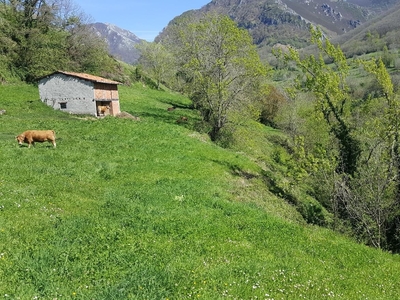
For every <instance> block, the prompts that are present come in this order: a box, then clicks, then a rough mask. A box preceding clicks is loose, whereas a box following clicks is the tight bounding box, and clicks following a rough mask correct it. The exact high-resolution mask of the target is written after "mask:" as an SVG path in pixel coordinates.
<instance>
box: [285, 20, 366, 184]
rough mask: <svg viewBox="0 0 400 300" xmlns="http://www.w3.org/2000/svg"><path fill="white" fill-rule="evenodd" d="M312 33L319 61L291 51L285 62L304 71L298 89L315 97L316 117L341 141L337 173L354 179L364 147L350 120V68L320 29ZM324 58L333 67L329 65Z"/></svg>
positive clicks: (339, 51) (339, 142)
mask: <svg viewBox="0 0 400 300" xmlns="http://www.w3.org/2000/svg"><path fill="white" fill-rule="evenodd" d="M310 32H311V36H312V42H313V43H314V44H316V45H317V47H318V49H319V50H320V55H319V57H317V58H316V57H315V56H313V55H310V56H309V57H307V58H305V59H301V58H300V54H299V52H298V51H297V50H295V49H293V48H290V49H289V53H287V54H285V59H286V60H290V61H293V62H294V63H295V64H296V65H297V67H299V68H300V70H301V71H302V72H301V75H300V77H299V78H298V82H297V87H298V89H299V90H304V91H308V92H312V93H313V94H314V96H315V98H316V112H317V114H319V115H320V116H321V117H323V119H324V120H325V122H326V123H327V124H328V125H329V127H330V131H331V132H332V133H333V135H334V136H335V138H336V139H337V141H338V148H339V157H338V166H337V172H338V173H340V174H345V175H349V176H353V175H354V174H355V173H356V171H357V163H358V159H359V157H360V154H361V147H360V143H359V141H358V140H357V138H356V137H355V136H354V134H353V129H352V126H351V124H350V123H349V121H348V118H347V117H348V113H349V111H348V104H349V100H350V99H349V95H348V87H347V84H346V81H345V79H346V77H347V75H348V71H349V66H348V64H347V61H346V58H345V56H344V54H343V52H342V51H341V49H340V47H339V46H337V47H335V46H334V45H333V44H331V43H330V42H329V40H325V39H324V38H323V35H322V32H321V31H320V30H319V29H314V28H313V27H311V29H310ZM323 55H325V57H328V58H329V59H330V61H332V62H333V64H330V65H328V64H326V63H325V58H324V56H323Z"/></svg>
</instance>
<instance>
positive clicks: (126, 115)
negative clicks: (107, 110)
mask: <svg viewBox="0 0 400 300" xmlns="http://www.w3.org/2000/svg"><path fill="white" fill-rule="evenodd" d="M116 117H117V118H122V119H131V120H135V121H140V117H137V116H133V115H131V114H130V113H127V112H126V111H123V112H120V113H119V114H118V115H116Z"/></svg>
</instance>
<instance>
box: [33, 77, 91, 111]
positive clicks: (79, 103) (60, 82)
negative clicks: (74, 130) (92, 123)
mask: <svg viewBox="0 0 400 300" xmlns="http://www.w3.org/2000/svg"><path fill="white" fill-rule="evenodd" d="M39 95H40V99H41V100H42V101H43V102H44V103H46V104H47V105H49V106H51V107H53V108H54V109H60V110H63V111H67V112H70V113H74V114H90V115H96V114H97V112H96V102H95V101H94V84H93V82H91V81H87V80H83V79H79V78H75V77H71V76H66V75H64V74H53V75H51V76H49V77H45V78H42V79H41V80H40V81H39Z"/></svg>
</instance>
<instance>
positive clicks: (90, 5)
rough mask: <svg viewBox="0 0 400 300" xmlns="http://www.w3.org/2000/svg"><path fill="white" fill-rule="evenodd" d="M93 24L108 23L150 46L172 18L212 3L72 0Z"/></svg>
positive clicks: (202, 0)
mask: <svg viewBox="0 0 400 300" xmlns="http://www.w3.org/2000/svg"><path fill="white" fill-rule="evenodd" d="M73 2H74V3H75V4H76V5H78V6H79V7H80V8H81V9H82V11H83V12H84V13H85V14H87V15H89V16H91V17H92V19H93V21H94V22H101V23H111V24H114V25H116V26H118V27H120V28H122V29H126V30H129V31H131V32H132V33H134V34H135V35H136V36H138V37H139V38H141V39H145V40H147V41H150V42H152V41H153V40H154V38H155V37H156V36H157V35H158V33H160V32H161V31H162V29H163V28H164V27H165V26H167V25H168V22H169V21H171V20H172V19H173V18H174V17H176V16H179V15H180V14H182V13H183V12H185V11H188V10H190V9H199V8H201V7H202V6H204V5H206V4H207V3H210V2H211V0H73Z"/></svg>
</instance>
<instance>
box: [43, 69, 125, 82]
mask: <svg viewBox="0 0 400 300" xmlns="http://www.w3.org/2000/svg"><path fill="white" fill-rule="evenodd" d="M53 74H64V75H68V76H73V77H77V78H81V79H85V80H88V81H92V82H96V83H106V84H121V83H120V82H118V81H114V80H110V79H106V78H103V77H100V76H94V75H90V74H86V73H75V72H65V71H56V72H54V73H51V74H49V75H47V76H44V77H49V76H51V75H53ZM44 77H43V78H44Z"/></svg>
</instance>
